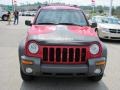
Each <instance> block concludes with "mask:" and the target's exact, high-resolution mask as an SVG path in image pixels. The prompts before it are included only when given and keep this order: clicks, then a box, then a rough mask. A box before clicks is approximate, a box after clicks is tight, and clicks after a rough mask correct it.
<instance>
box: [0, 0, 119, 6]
mask: <svg viewBox="0 0 120 90" xmlns="http://www.w3.org/2000/svg"><path fill="white" fill-rule="evenodd" d="M16 1H17V4H18V5H21V4H23V3H24V4H27V3H35V2H41V3H43V2H45V1H53V2H63V3H67V4H76V5H81V6H83V5H91V1H92V0H16ZM11 2H12V0H0V4H6V5H7V4H9V5H11ZM95 5H102V6H109V5H110V0H95ZM113 6H120V0H113Z"/></svg>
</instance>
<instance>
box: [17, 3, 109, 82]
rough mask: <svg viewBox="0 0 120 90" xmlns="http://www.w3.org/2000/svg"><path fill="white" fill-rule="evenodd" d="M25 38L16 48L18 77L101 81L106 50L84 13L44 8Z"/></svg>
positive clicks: (61, 7) (69, 8)
mask: <svg viewBox="0 0 120 90" xmlns="http://www.w3.org/2000/svg"><path fill="white" fill-rule="evenodd" d="M25 24H26V25H28V26H31V27H30V29H29V30H28V32H27V36H26V38H25V39H24V40H22V41H21V42H20V45H19V61H20V72H21V77H22V79H23V80H24V81H29V80H32V79H33V78H34V77H35V76H53V77H54V76H73V77H78V76H86V77H88V78H89V79H90V80H93V81H99V80H101V79H102V77H103V74H104V69H105V66H106V60H107V49H106V47H105V46H104V44H103V43H102V42H101V41H100V40H99V38H98V36H97V34H96V32H95V30H94V28H95V27H96V26H97V24H96V23H93V24H92V25H89V23H88V21H87V19H86V17H85V14H84V13H83V11H82V10H81V9H80V8H78V7H73V6H65V5H64V6H59V5H53V6H45V7H42V8H40V9H39V11H38V13H37V15H36V16H35V19H34V21H33V23H31V21H28V20H27V21H25Z"/></svg>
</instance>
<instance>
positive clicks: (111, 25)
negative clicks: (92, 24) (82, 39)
mask: <svg viewBox="0 0 120 90" xmlns="http://www.w3.org/2000/svg"><path fill="white" fill-rule="evenodd" d="M98 27H102V28H107V29H120V25H119V24H107V23H105V24H98Z"/></svg>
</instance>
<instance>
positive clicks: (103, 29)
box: [101, 28, 109, 32]
mask: <svg viewBox="0 0 120 90" xmlns="http://www.w3.org/2000/svg"><path fill="white" fill-rule="evenodd" d="M101 31H102V32H109V29H107V28H101Z"/></svg>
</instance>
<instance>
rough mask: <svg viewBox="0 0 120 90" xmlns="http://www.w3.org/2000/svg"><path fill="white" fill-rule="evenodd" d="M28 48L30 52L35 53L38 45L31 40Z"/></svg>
mask: <svg viewBox="0 0 120 90" xmlns="http://www.w3.org/2000/svg"><path fill="white" fill-rule="evenodd" d="M28 50H29V52H30V53H33V54H35V53H37V52H38V50H39V46H38V45H37V43H34V42H32V43H30V44H29V46H28Z"/></svg>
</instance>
